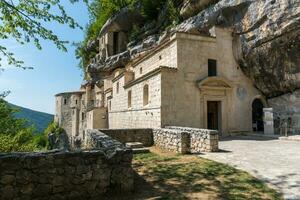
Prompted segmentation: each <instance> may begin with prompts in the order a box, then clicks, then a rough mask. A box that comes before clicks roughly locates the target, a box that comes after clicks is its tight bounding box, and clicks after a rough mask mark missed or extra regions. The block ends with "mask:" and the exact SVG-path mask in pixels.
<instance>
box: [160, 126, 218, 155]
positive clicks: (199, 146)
mask: <svg viewBox="0 0 300 200" xmlns="http://www.w3.org/2000/svg"><path fill="white" fill-rule="evenodd" d="M166 128H168V129H173V130H179V131H183V132H187V133H189V135H190V153H200V152H216V151H218V150H219V134H218V131H215V130H208V129H199V128H189V127H178V126H167V127H166Z"/></svg>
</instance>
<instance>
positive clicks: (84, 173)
mask: <svg viewBox="0 0 300 200" xmlns="http://www.w3.org/2000/svg"><path fill="white" fill-rule="evenodd" d="M102 143H103V145H102V146H101V147H100V148H99V149H96V150H88V151H86V150H85V151H78V152H58V151H52V152H45V153H9V154H0V199H1V200H5V199H22V200H27V199H28V200H29V199H30V200H43V199H45V200H49V199H50V200H51V199H55V200H56V199H101V198H103V195H104V194H105V193H107V192H109V191H114V192H117V193H120V192H128V191H131V190H133V170H132V168H131V161H132V151H131V150H130V149H127V148H125V147H124V145H122V144H121V143H119V142H117V141H115V140H112V139H110V138H109V137H108V136H106V138H105V141H104V142H102Z"/></svg>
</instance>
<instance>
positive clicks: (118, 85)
mask: <svg viewBox="0 0 300 200" xmlns="http://www.w3.org/2000/svg"><path fill="white" fill-rule="evenodd" d="M119 87H120V84H119V82H117V94H118V93H119Z"/></svg>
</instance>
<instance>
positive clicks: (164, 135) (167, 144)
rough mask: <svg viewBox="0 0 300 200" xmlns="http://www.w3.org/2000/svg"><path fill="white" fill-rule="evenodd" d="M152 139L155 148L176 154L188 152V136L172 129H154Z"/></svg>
mask: <svg viewBox="0 0 300 200" xmlns="http://www.w3.org/2000/svg"><path fill="white" fill-rule="evenodd" d="M153 139H154V144H155V146H157V147H159V148H161V149H164V150H168V151H173V152H176V153H182V154H185V153H188V152H189V146H190V144H189V134H188V133H187V132H184V131H180V130H175V129H174V130H173V129H154V130H153Z"/></svg>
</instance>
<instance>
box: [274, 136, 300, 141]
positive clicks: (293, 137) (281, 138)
mask: <svg viewBox="0 0 300 200" xmlns="http://www.w3.org/2000/svg"><path fill="white" fill-rule="evenodd" d="M279 139H280V140H290V141H300V135H293V136H288V137H284V136H282V137H279Z"/></svg>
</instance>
